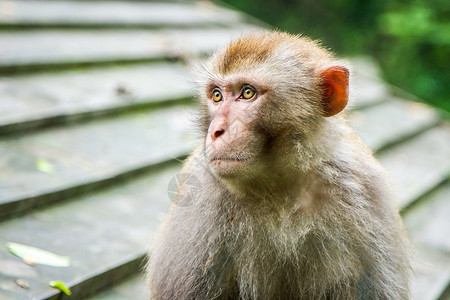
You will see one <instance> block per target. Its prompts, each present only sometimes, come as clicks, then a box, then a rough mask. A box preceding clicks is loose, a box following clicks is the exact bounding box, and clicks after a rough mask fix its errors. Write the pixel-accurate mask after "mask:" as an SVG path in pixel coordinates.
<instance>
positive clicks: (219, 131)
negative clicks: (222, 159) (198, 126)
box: [214, 129, 225, 139]
mask: <svg viewBox="0 0 450 300" xmlns="http://www.w3.org/2000/svg"><path fill="white" fill-rule="evenodd" d="M224 132H225V130H223V129H222V130H217V131H215V132H214V138H216V139H217V138H218V137H219V136H221V135H222V134H223V133H224Z"/></svg>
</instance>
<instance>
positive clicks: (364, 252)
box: [147, 32, 410, 300]
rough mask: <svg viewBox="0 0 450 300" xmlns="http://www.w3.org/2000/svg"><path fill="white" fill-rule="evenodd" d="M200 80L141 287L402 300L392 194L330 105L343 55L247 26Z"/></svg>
mask: <svg viewBox="0 0 450 300" xmlns="http://www.w3.org/2000/svg"><path fill="white" fill-rule="evenodd" d="M200 78H201V79H200V80H199V82H200V84H199V99H200V106H201V108H202V112H203V115H202V118H201V120H200V122H199V123H200V125H201V127H202V130H203V132H204V141H203V142H202V143H201V144H200V145H199V146H198V147H197V148H196V149H195V150H194V151H193V153H192V154H191V155H190V157H189V158H188V159H187V162H186V164H185V166H184V168H183V169H182V171H181V174H182V175H183V176H181V177H180V178H181V179H180V180H179V184H178V188H177V191H176V194H175V197H174V199H173V202H174V204H172V206H171V209H170V211H169V214H168V216H167V218H166V220H165V221H164V223H163V224H162V225H161V227H160V228H159V230H158V232H157V234H156V235H155V240H154V242H153V247H152V249H151V253H150V256H149V262H148V267H147V269H148V270H147V274H148V277H147V278H148V282H149V284H150V294H151V296H150V298H151V299H158V300H161V299H167V300H173V299H197V300H198V299H245V300H251V299H268V300H272V299H395V300H398V299H408V275H409V273H410V262H409V257H410V255H409V243H408V240H407V238H406V236H405V233H404V230H403V226H402V222H401V219H400V217H399V214H398V210H397V207H396V203H395V197H394V196H393V194H392V192H391V191H390V184H389V182H388V180H387V179H386V175H385V173H384V171H383V169H382V167H381V166H380V165H379V163H378V162H377V161H376V159H375V158H374V157H373V156H372V153H371V151H370V150H369V149H368V148H367V147H366V146H365V145H364V144H363V143H362V142H361V141H360V139H359V138H358V137H357V136H356V135H355V133H354V132H353V131H352V129H351V128H350V127H349V126H348V125H347V122H346V120H345V118H344V116H343V115H342V114H338V113H339V112H341V111H342V110H343V109H344V107H345V106H346V104H347V101H348V82H349V71H348V69H347V68H346V67H345V63H344V62H342V61H340V60H337V59H336V58H334V56H333V55H332V54H331V53H329V52H328V51H326V50H325V49H323V48H321V47H320V46H319V45H318V44H317V43H316V42H314V41H311V40H309V39H307V38H304V37H299V36H292V35H289V34H285V33H280V32H265V33H254V34H251V35H249V36H247V37H243V38H240V39H238V40H237V41H235V42H233V43H231V44H230V45H229V46H228V47H227V48H225V49H222V50H220V51H218V52H217V53H216V54H215V55H213V56H212V57H211V58H210V59H209V60H208V61H207V62H206V63H205V64H204V65H203V66H202V69H201V71H200ZM183 178H184V179H183ZM189 178H191V179H192V178H193V179H195V180H193V181H192V182H196V183H197V184H196V186H195V185H194V186H193V185H192V184H189V180H190V179H189Z"/></svg>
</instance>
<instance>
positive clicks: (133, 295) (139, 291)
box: [88, 274, 149, 300]
mask: <svg viewBox="0 0 450 300" xmlns="http://www.w3.org/2000/svg"><path fill="white" fill-rule="evenodd" d="M144 276H145V275H144V274H138V275H134V276H132V277H131V279H128V280H126V281H124V282H121V283H119V284H118V285H116V286H113V287H111V288H109V289H107V290H105V291H102V292H100V293H99V294H97V295H94V296H92V297H90V298H88V300H125V299H137V300H141V299H142V300H144V299H148V294H149V292H148V290H147V284H146V282H145V279H144Z"/></svg>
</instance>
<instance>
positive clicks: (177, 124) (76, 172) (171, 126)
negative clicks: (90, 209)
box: [0, 106, 196, 216]
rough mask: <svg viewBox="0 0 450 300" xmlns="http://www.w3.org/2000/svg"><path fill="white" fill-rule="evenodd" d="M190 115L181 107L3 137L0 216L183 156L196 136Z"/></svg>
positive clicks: (188, 111)
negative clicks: (25, 134)
mask: <svg viewBox="0 0 450 300" xmlns="http://www.w3.org/2000/svg"><path fill="white" fill-rule="evenodd" d="M190 118H191V114H190V109H189V108H188V107H182V106H181V107H180V106H177V107H169V108H165V109H159V110H158V111H156V112H142V113H138V114H132V115H124V116H122V117H118V118H113V119H104V120H101V121H96V122H88V123H85V124H81V125H78V126H62V127H59V128H56V129H49V130H42V131H39V132H37V133H35V134H32V135H28V136H22V137H13V138H9V139H3V140H0V215H1V216H5V215H6V214H10V213H17V212H19V211H24V210H27V209H30V208H32V207H38V206H39V205H42V203H44V202H46V201H47V200H49V201H51V202H54V201H56V202H57V201H60V200H61V199H62V198H66V197H67V196H68V195H66V194H64V193H63V192H64V191H65V190H67V191H69V192H70V193H69V195H72V194H77V193H80V192H82V191H83V190H86V189H89V186H90V185H92V184H95V183H96V182H97V183H99V182H100V183H101V182H114V180H115V179H119V178H121V177H123V175H124V174H125V175H126V174H127V173H130V172H131V173H133V172H137V171H139V170H142V169H145V168H149V167H151V166H154V165H158V164H160V163H162V162H164V161H168V160H171V159H173V158H175V157H180V156H183V155H185V154H186V153H187V152H188V151H189V150H190V149H191V148H192V145H193V140H195V136H196V135H195V133H193V130H192V129H191V127H190V122H191V121H190ZM50 199H51V200H50Z"/></svg>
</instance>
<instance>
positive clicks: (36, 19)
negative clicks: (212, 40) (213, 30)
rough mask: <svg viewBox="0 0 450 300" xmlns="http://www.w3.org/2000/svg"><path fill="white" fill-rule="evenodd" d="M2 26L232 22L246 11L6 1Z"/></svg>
mask: <svg viewBox="0 0 450 300" xmlns="http://www.w3.org/2000/svg"><path fill="white" fill-rule="evenodd" d="M0 4H1V7H0V28H2V27H3V28H30V27H31V28H33V27H57V28H62V27H64V28H67V27H69V28H71V27H83V28H85V27H90V28H92V27H94V28H101V27H122V28H123V27H150V28H155V27H156V28H158V27H200V26H205V27H206V26H214V25H220V26H232V25H233V24H236V23H240V22H241V20H242V14H240V13H238V12H236V11H232V10H229V9H225V8H222V7H218V6H216V5H212V4H210V3H208V2H194V1H189V2H188V3H167V2H164V1H162V2H159V3H158V2H142V1H18V0H16V1H2V2H0Z"/></svg>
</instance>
